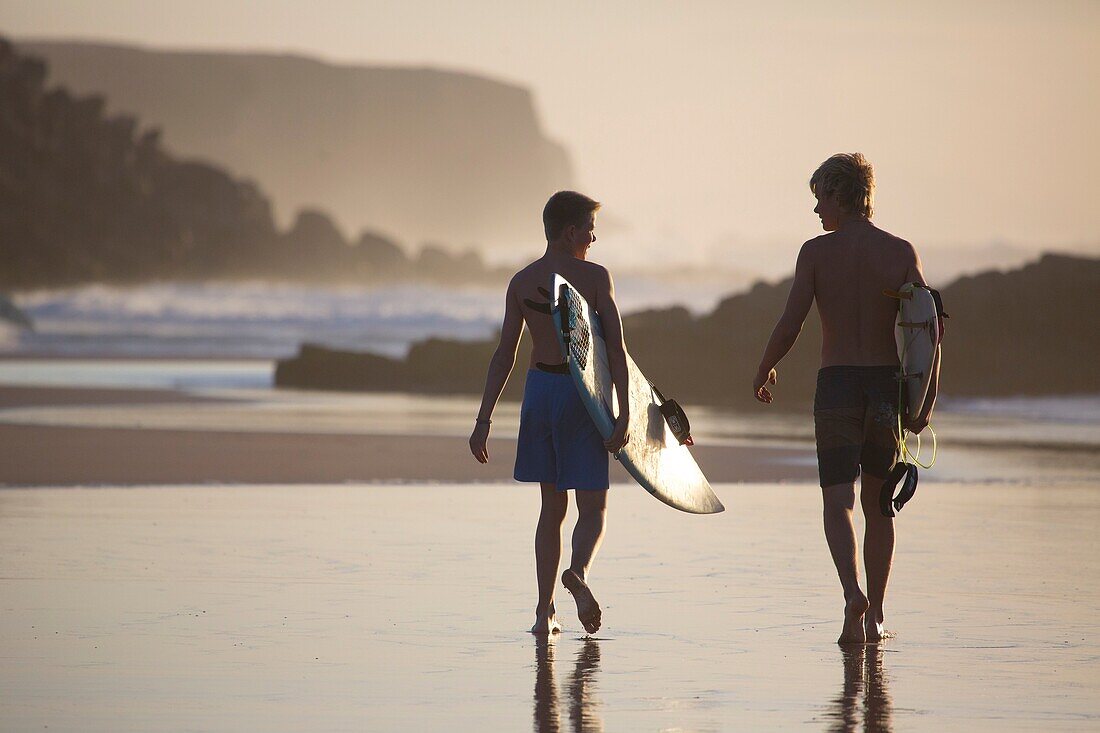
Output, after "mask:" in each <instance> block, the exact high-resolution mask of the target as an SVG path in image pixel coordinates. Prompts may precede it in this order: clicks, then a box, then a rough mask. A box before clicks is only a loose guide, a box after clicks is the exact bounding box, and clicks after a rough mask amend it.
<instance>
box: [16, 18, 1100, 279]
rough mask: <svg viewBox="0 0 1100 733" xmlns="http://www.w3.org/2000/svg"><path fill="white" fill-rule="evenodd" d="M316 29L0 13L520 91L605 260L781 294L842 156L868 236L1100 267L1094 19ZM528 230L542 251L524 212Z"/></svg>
mask: <svg viewBox="0 0 1100 733" xmlns="http://www.w3.org/2000/svg"><path fill="white" fill-rule="evenodd" d="M324 10H325V11H324V12H316V9H315V8H314V7H313V6H310V5H306V4H296V3H279V4H277V5H276V6H273V8H272V9H271V11H270V12H265V13H263V14H257V13H256V12H255V9H254V6H253V5H252V4H250V3H247V2H243V1H241V0H237V1H235V2H222V1H218V2H214V0H200V1H198V2H193V3H188V4H186V5H174V6H171V7H166V6H162V5H149V4H144V3H139V2H116V3H110V4H104V3H84V2H62V3H51V4H49V5H41V4H35V3H21V4H7V5H6V6H5V8H4V9H3V11H0V25H2V26H3V27H4V29H5V30H6V31H7V32H9V33H11V34H13V35H17V36H37V37H46V36H53V37H69V38H74V37H75V38H99V39H108V40H112V41H125V42H136V43H142V44H149V45H152V46H167V47H177V48H178V47H186V48H208V49H224V50H245V49H248V50H266V51H293V52H296V53H304V54H308V55H311V56H317V57H320V58H323V59H331V60H334V61H337V62H340V63H361V64H384V65H392V64H396V65H411V66H432V67H439V68H451V69H461V70H469V71H473V72H475V73H484V74H487V75H489V76H491V77H497V78H503V79H506V80H508V81H510V82H514V83H517V84H520V85H522V86H524V87H527V88H529V89H531V90H532V92H533V94H534V99H535V102H536V105H537V108H538V110H539V113H540V115H541V117H542V120H543V123H544V126H545V128H546V130H547V131H548V133H549V134H550V136H551V137H553V138H555V139H557V140H558V141H560V142H561V143H562V144H563V145H564V146H565V147H566V148H567V149H568V150H569V152H570V153H571V158H572V162H573V165H574V168H575V170H576V173H577V185H578V186H579V187H580V188H582V189H584V190H587V191H589V192H591V193H592V194H594V195H595V196H597V197H598V198H600V199H601V200H603V201H604V202H605V204H606V210H605V211H606V222H605V226H606V236H607V238H608V240H607V241H608V243H609V244H611V245H615V246H609V247H608V248H607V249H606V250H605V252H604V253H602V255H603V256H604V257H605V258H606V260H607V261H609V262H613V263H614V262H618V263H620V264H621V263H629V262H633V261H636V260H637V259H638V258H639V257H654V256H657V257H662V258H663V257H671V258H672V259H674V260H677V261H683V262H691V263H694V264H702V263H714V262H723V263H726V264H734V265H737V266H740V267H745V268H747V269H750V270H761V269H765V270H767V271H769V272H773V273H774V274H782V273H783V272H786V271H787V270H789V268H790V267H791V265H792V264H793V255H794V253H795V252H796V251H797V248H798V245H799V244H800V243H801V242H802V241H804V240H805V239H807V238H809V237H810V236H813V235H814V234H815V233H816V232H817V230H818V227H817V220H816V218H815V217H814V215H813V214H812V212H811V209H812V200H811V198H810V195H809V192H808V190H807V187H806V181H807V179H808V177H809V174H810V173H811V172H812V170H813V168H814V167H815V166H816V165H817V164H818V163H819V162H820V161H821V160H823V159H824V158H825V157H826V156H828V155H829V154H831V153H833V152H836V151H839V150H845V151H852V150H860V151H862V152H864V153H865V154H867V155H868V157H869V158H870V160H871V161H872V162H873V163H874V164H875V165H876V168H877V171H878V182H879V190H878V210H879V214H878V216H877V218H876V221H877V222H878V223H879V224H880V225H881V226H883V227H884V228H886V229H888V230H891V231H894V232H896V233H898V234H899V235H901V236H904V237H906V238H908V239H910V240H911V241H913V242H915V243H917V244H918V245H923V246H934V247H948V246H952V247H954V246H961V247H963V248H966V247H972V246H988V245H990V244H991V243H1000V244H1001V245H1010V246H1017V247H1026V248H1029V249H1039V248H1051V247H1057V248H1071V249H1076V250H1083V251H1090V252H1094V253H1095V252H1100V207H1096V206H1095V205H1094V204H1095V202H1094V200H1093V199H1094V193H1095V185H1094V178H1095V175H1094V172H1095V171H1096V170H1097V169H1098V168H1100V145H1098V144H1097V142H1096V139H1095V135H1094V131H1095V128H1096V126H1097V124H1098V120H1100V97H1098V95H1096V94H1095V90H1096V89H1097V88H1098V87H1100V6H1097V5H1096V4H1095V3H1091V2H1087V1H1072V0H1063V1H1060V2H1052V3H1044V4H1042V5H1037V4H1027V3H1001V2H988V1H983V2H970V3H965V4H962V5H960V4H958V3H948V2H934V3H921V4H919V5H912V6H901V5H888V6H881V5H880V6H873V5H865V4H861V3H855V2H841V3H829V4H821V3H805V2H786V3H777V4H769V5H767V6H761V5H759V4H754V3H747V2H742V3H726V2H700V3H693V4H691V5H690V6H689V7H686V8H685V7H683V6H679V5H676V4H670V5H651V4H644V5H641V6H639V5H637V4H636V3H626V2H609V3H600V4H598V5H596V6H584V7H579V6H577V7H566V6H544V7H538V6H529V5H525V4H521V5H516V4H514V3H508V2H498V1H497V0H482V1H481V2H478V3H475V4H468V3H467V4H462V5H461V6H440V5H439V4H437V3H431V2H424V1H416V2H406V3H400V4H388V3H359V2H350V1H340V2H330V3H326V4H325V6H324ZM364 174H365V175H369V172H367V171H365V172H364ZM1040 181H1046V182H1057V183H1056V185H1037V183H1038V182H1040ZM317 203H319V204H321V205H323V204H324V202H317ZM287 213H288V212H284V216H285V215H286V214H287ZM613 224H614V226H612V225H613ZM615 229H617V230H618V232H617V233H616V232H615V231H613V230H615ZM531 232H532V238H533V239H535V240H536V241H537V237H538V234H539V228H538V222H537V212H532V226H531ZM397 234H398V235H400V234H401V233H397ZM513 246H514V245H513ZM508 250H509V248H508V247H505V248H504V249H503V250H502V249H501V248H500V246H498V247H497V249H496V250H494V252H493V253H491V254H494V255H495V256H496V257H497V258H499V257H501V256H507V254H508ZM776 261H779V262H781V263H782V269H778V270H775V269H771V268H774V267H775V262H776Z"/></svg>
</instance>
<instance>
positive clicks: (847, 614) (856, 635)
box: [836, 593, 871, 644]
mask: <svg viewBox="0 0 1100 733" xmlns="http://www.w3.org/2000/svg"><path fill="white" fill-rule="evenodd" d="M870 605H871V604H870V603H868V602H867V597H866V596H865V595H863V594H862V593H860V594H859V595H858V596H856V597H854V598H852V599H851V600H849V601H848V603H847V604H845V606H844V628H843V629H842V630H841V632H840V638H839V639H837V640H836V643H837V644H866V643H867V631H866V629H864V627H863V616H864V614H866V613H867V608H868V607H869V606H870Z"/></svg>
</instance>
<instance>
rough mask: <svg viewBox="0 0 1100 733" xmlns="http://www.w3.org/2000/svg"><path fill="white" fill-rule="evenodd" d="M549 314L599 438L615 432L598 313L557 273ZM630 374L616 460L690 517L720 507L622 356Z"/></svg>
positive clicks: (642, 382) (631, 362)
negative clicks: (626, 418) (626, 430)
mask: <svg viewBox="0 0 1100 733" xmlns="http://www.w3.org/2000/svg"><path fill="white" fill-rule="evenodd" d="M550 292H551V293H552V296H551V303H552V309H551V312H552V314H553V316H554V324H555V325H556V326H557V328H556V329H555V330H556V331H557V334H558V341H559V342H560V343H561V347H562V353H563V354H564V355H565V359H566V361H567V362H568V364H569V371H570V373H571V374H572V376H573V381H574V383H575V384H576V386H577V390H578V391H579V392H580V395H581V400H582V401H583V402H584V405H585V407H586V408H587V409H588V414H589V415H591V416H592V420H593V422H595V423H596V427H597V428H598V429H599V431H600V434H601V435H603V437H604V438H608V437H610V436H611V433H612V431H613V430H614V428H615V416H616V415H617V414H618V407H619V403H618V400H617V399H616V398H615V388H614V385H613V384H612V381H611V369H610V367H609V366H608V363H607V345H606V343H605V342H604V338H603V326H602V323H601V321H600V317H599V315H598V314H597V313H596V312H595V311H594V310H593V309H592V308H591V307H590V306H589V305H588V303H587V301H585V299H584V298H583V297H582V296H581V294H580V293H579V292H577V290H576V288H574V287H573V286H572V285H570V284H569V281H567V280H566V279H565V278H564V277H562V276H561V275H554V279H553V282H552V284H551V290H550ZM626 363H627V368H628V370H629V372H630V439H629V440H628V442H627V444H626V445H624V446H623V448H622V450H621V451H619V454H618V456H617V458H618V459H619V462H620V463H622V464H623V467H624V468H626V470H627V471H628V472H629V473H630V475H631V476H633V477H634V479H635V480H637V482H638V483H639V484H641V485H642V487H643V488H644V489H645V490H646V491H648V492H649V493H651V494H653V496H655V497H657V498H658V499H660V500H661V501H663V502H664V503H665V504H668V505H669V506H671V507H674V508H676V509H679V510H681V511H685V512H690V513H692V514H715V513H717V512H720V511H723V510H724V509H725V507H723V506H722V502H721V501H719V500H718V497H717V496H715V495H714V491H713V490H711V488H710V483H709V482H708V481H707V477H706V476H704V475H703V472H702V471H701V470H699V466H698V464H696V463H695V459H694V458H693V457H692V455H691V451H689V450H688V448H687V446H685V445H680V443H679V441H678V440H677V439H676V436H675V435H674V434H673V433H672V430H670V429H669V427H668V424H667V423H666V422H665V419H664V417H663V416H662V415H661V411H660V406H661V402H662V400H661V399H660V398H659V397H658V396H657V393H656V392H655V391H654V389H653V387H652V385H650V383H649V380H647V379H646V377H645V375H644V374H642V372H641V370H640V369H639V368H638V365H637V364H635V363H634V360H633V359H631V358H630V355H629V354H627V357H626Z"/></svg>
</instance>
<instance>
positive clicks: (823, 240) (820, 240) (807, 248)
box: [798, 232, 836, 259]
mask: <svg viewBox="0 0 1100 733" xmlns="http://www.w3.org/2000/svg"><path fill="white" fill-rule="evenodd" d="M835 238H836V232H829V233H827V234H821V235H819V236H816V237H814V238H813V239H807V240H806V241H805V242H803V243H802V248H801V249H799V250H798V257H799V259H805V258H814V257H817V253H818V252H820V251H821V249H822V248H823V247H826V246H828V244H829V242H831V241H832V240H833V239H835Z"/></svg>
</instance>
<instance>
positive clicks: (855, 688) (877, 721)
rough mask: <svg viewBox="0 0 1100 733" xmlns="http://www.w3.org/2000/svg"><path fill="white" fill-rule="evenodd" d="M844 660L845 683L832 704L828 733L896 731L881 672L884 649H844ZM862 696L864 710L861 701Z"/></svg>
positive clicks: (828, 716)
mask: <svg viewBox="0 0 1100 733" xmlns="http://www.w3.org/2000/svg"><path fill="white" fill-rule="evenodd" d="M840 653H841V656H842V658H843V660H844V684H843V685H842V686H841V690H840V695H838V696H837V697H836V698H835V699H834V700H833V701H832V702H831V703H830V704H829V708H828V713H827V715H826V718H827V720H828V721H829V725H828V727H827V730H829V731H845V732H846V733H847V732H848V731H856V730H860V720H861V718H862V723H863V727H862V730H863V731H865V732H867V733H880V732H882V733H885V732H887V731H890V730H893V728H892V720H891V719H892V716H893V709H892V705H891V701H890V692H889V690H888V689H887V684H886V674H885V673H884V672H883V669H882V658H883V655H884V653H885V649H883V647H882V646H881V645H880V644H868V645H866V646H863V645H859V646H849V647H846V648H843V649H841V651H840ZM861 697H862V703H863V705H862V707H861V706H860V698H861Z"/></svg>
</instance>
